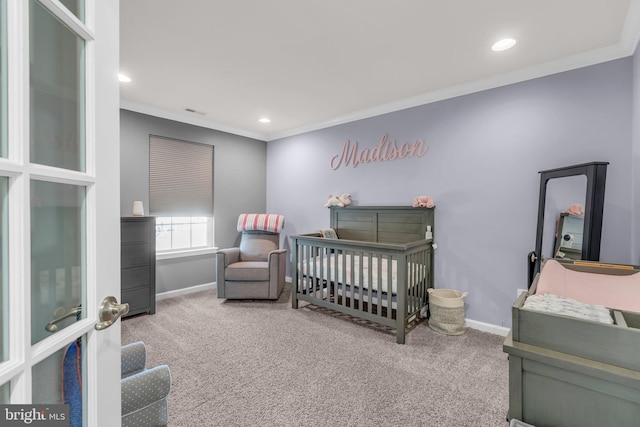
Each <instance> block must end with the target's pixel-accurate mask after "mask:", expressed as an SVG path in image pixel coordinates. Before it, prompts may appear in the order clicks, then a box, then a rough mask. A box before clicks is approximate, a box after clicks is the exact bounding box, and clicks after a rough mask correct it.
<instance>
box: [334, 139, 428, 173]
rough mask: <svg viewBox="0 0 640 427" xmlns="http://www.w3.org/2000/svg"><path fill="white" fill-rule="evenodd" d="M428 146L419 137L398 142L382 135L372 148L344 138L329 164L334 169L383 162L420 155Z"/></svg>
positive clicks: (422, 154)
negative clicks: (360, 145)
mask: <svg viewBox="0 0 640 427" xmlns="http://www.w3.org/2000/svg"><path fill="white" fill-rule="evenodd" d="M428 149H429V147H428V146H427V145H425V143H424V141H423V140H421V139H419V140H416V141H414V142H411V143H409V142H403V143H402V144H398V143H397V142H396V140H395V139H394V140H393V141H391V140H389V136H388V135H387V134H385V135H383V136H382V138H381V139H380V142H379V143H378V145H377V146H376V147H374V148H360V149H359V148H358V141H355V142H354V143H352V142H351V141H350V140H348V139H347V140H346V141H345V142H344V145H343V146H342V153H340V154H336V155H335V156H333V157H332V158H331V162H330V163H329V166H330V167H331V169H333V170H336V169H338V168H339V167H340V166H350V167H352V168H355V167H356V166H358V165H359V164H360V163H370V162H384V161H387V160H396V159H404V158H411V157H422V156H424V155H425V154H426V152H427V150H428Z"/></svg>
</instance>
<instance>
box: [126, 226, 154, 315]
mask: <svg viewBox="0 0 640 427" xmlns="http://www.w3.org/2000/svg"><path fill="white" fill-rule="evenodd" d="M120 241H121V245H122V246H121V251H120V264H121V276H120V277H121V287H122V296H121V301H122V302H123V303H128V304H129V313H128V314H127V316H132V315H135V314H140V313H149V314H153V313H155V312H156V218H155V217H153V216H130V217H122V218H121V219H120Z"/></svg>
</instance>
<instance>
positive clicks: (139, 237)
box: [120, 220, 155, 243]
mask: <svg viewBox="0 0 640 427" xmlns="http://www.w3.org/2000/svg"><path fill="white" fill-rule="evenodd" d="M150 233H153V235H155V221H153V222H152V221H147V222H140V221H133V220H132V221H131V222H122V223H121V228H120V241H121V242H122V243H133V242H148V241H149V234H150Z"/></svg>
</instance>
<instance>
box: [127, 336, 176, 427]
mask: <svg viewBox="0 0 640 427" xmlns="http://www.w3.org/2000/svg"><path fill="white" fill-rule="evenodd" d="M146 365H147V349H146V347H145V345H144V343H143V342H141V341H138V342H134V343H132V344H127V345H124V346H122V380H121V385H122V427H160V426H166V425H167V422H168V419H169V406H168V403H167V396H168V395H169V391H170V390H171V373H170V372H169V367H168V366H167V365H160V366H156V367H155V368H151V369H147V367H146Z"/></svg>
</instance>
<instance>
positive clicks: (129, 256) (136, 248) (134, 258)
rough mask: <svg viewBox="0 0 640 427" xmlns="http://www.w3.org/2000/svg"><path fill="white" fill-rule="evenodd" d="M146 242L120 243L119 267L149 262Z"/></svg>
mask: <svg viewBox="0 0 640 427" xmlns="http://www.w3.org/2000/svg"><path fill="white" fill-rule="evenodd" d="M149 250H150V248H149V244H148V243H132V244H126V245H122V249H121V251H120V267H121V268H129V267H135V266H138V265H145V264H149V258H150V252H149Z"/></svg>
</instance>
